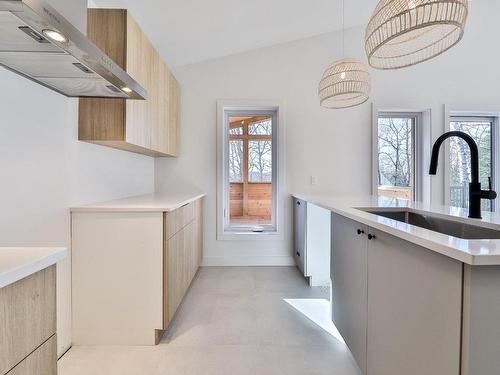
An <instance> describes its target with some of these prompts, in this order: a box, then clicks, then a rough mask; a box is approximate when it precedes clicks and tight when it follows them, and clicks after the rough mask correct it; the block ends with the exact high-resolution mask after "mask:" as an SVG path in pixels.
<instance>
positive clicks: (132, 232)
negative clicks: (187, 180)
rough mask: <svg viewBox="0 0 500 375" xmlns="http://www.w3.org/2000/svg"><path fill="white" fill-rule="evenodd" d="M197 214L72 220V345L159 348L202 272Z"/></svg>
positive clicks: (191, 210) (191, 209)
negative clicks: (189, 289)
mask: <svg viewBox="0 0 500 375" xmlns="http://www.w3.org/2000/svg"><path fill="white" fill-rule="evenodd" d="M201 211H202V199H199V200H196V201H194V202H192V203H189V204H187V205H185V206H183V207H180V208H178V209H176V210H173V211H170V212H161V211H159V212H134V211H131V212H73V213H72V268H73V272H72V277H73V282H72V291H73V297H72V300H73V344H75V345H154V344H156V343H158V341H159V339H160V338H161V333H162V331H164V330H166V329H168V326H169V323H170V321H171V319H172V318H173V316H174V315H175V312H176V311H177V309H178V307H179V305H180V304H181V302H182V299H183V297H184V295H185V293H186V291H187V289H188V288H189V286H190V284H191V281H192V280H193V278H194V276H195V274H196V272H197V270H198V268H199V266H200V264H201V259H202V251H203V242H202V241H203V240H202V237H203V233H202V224H201V221H202V212H201Z"/></svg>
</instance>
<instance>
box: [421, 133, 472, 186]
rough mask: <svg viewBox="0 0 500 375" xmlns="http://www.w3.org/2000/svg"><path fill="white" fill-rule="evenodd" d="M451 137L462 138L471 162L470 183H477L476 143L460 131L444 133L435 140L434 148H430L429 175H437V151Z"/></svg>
mask: <svg viewBox="0 0 500 375" xmlns="http://www.w3.org/2000/svg"><path fill="white" fill-rule="evenodd" d="M451 137H459V138H462V139H463V140H464V141H465V142H466V143H467V145H468V146H469V148H470V161H471V183H473V184H474V183H479V151H478V148H477V144H476V141H474V138H472V137H471V136H470V135H469V134H467V133H464V132H460V131H451V132H447V133H444V134H443V135H442V136H440V137H439V138H438V139H437V140H436V143H434V147H432V156H431V166H430V168H429V174H430V175H435V174H436V173H437V166H438V158H439V150H440V148H441V145H442V144H443V142H444V141H445V140H447V139H448V138H451Z"/></svg>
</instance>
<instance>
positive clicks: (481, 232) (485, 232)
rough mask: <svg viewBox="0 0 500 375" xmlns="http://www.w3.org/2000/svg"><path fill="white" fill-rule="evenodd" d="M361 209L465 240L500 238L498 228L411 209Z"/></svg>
mask: <svg viewBox="0 0 500 375" xmlns="http://www.w3.org/2000/svg"><path fill="white" fill-rule="evenodd" d="M362 211H365V212H368V213H371V214H374V215H379V216H383V217H387V218H389V219H393V220H397V221H400V222H403V223H407V224H411V225H415V226H417V227H421V228H425V229H428V230H432V231H434V232H438V233H443V234H447V235H449V236H453V237H458V238H463V239H466V240H482V239H500V230H495V229H491V228H484V227H480V226H478V225H474V224H468V223H462V222H458V221H453V220H447V219H443V218H439V217H434V216H430V215H425V214H420V213H415V212H412V211H403V210H402V211H390V210H383V209H363V210H362Z"/></svg>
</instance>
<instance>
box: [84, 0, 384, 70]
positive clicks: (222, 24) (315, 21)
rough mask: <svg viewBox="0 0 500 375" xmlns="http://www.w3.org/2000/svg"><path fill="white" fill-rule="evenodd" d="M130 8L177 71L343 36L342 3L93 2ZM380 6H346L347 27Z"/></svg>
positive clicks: (361, 0) (358, 1) (370, 1)
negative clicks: (304, 41) (264, 49)
mask: <svg viewBox="0 0 500 375" xmlns="http://www.w3.org/2000/svg"><path fill="white" fill-rule="evenodd" d="M89 2H90V4H91V5H92V3H94V4H95V5H96V6H99V7H112V8H117V7H118V8H120V7H123V8H127V9H129V10H130V11H131V13H132V15H133V16H134V18H135V19H136V20H137V21H138V23H139V24H140V25H141V27H142V28H143V30H144V31H145V32H146V33H147V34H148V36H149V37H150V39H151V41H152V42H153V43H154V45H155V46H156V47H157V48H158V50H159V51H160V53H161V55H162V56H163V58H164V59H165V60H166V61H167V62H168V63H169V64H170V65H172V66H179V65H185V64H191V63H196V62H200V61H204V60H209V59H214V58H218V57H222V56H227V55H232V54H236V53H240V52H245V51H250V50H253V49H257V48H262V47H268V46H272V45H276V44H280V43H286V42H290V41H293V40H298V39H303V38H307V37H311V36H314V35H318V34H323V33H326V32H330V31H334V30H338V29H340V28H341V25H342V12H341V9H342V0H239V1H237V0H90V1H89ZM376 3H377V0H345V8H346V10H345V24H346V27H353V26H358V25H364V24H366V22H367V21H368V19H369V17H370V15H371V13H372V11H373V9H374V8H375V6H376Z"/></svg>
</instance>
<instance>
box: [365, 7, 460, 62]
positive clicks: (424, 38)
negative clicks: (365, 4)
mask: <svg viewBox="0 0 500 375" xmlns="http://www.w3.org/2000/svg"><path fill="white" fill-rule="evenodd" d="M467 14H468V0H380V1H379V3H378V5H377V7H376V8H375V11H374V12H373V15H372V18H371V19H370V21H369V23H368V26H367V28H366V35H365V49H366V53H367V55H368V62H369V63H370V65H371V66H372V67H374V68H376V69H399V68H404V67H408V66H412V65H416V64H418V63H421V62H424V61H427V60H429V59H432V58H433V57H435V56H438V55H440V54H441V53H443V52H445V51H447V50H448V49H450V48H451V47H453V46H454V45H456V44H457V43H458V42H459V41H460V40H461V39H462V36H463V34H464V27H465V23H466V20H467Z"/></svg>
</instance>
